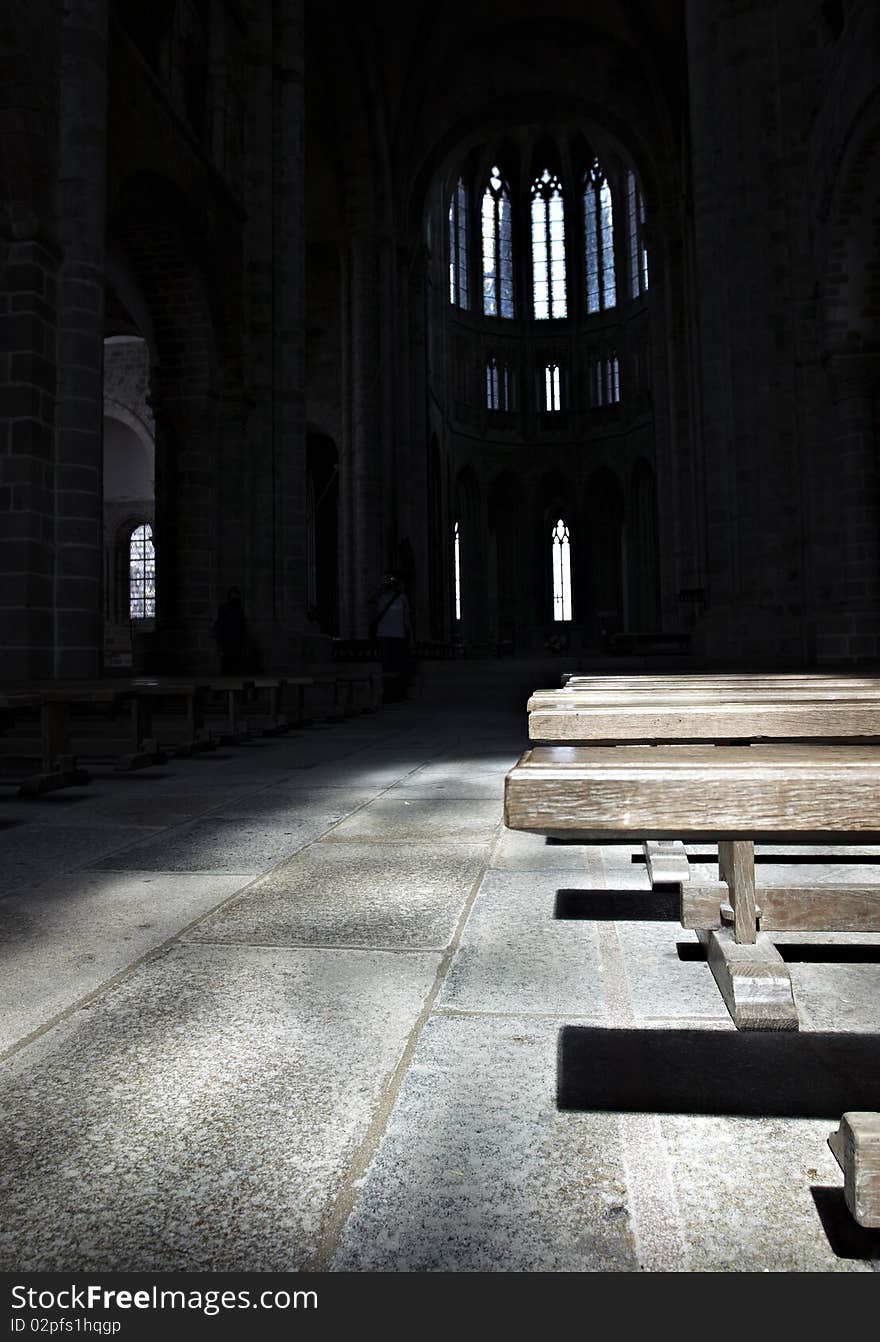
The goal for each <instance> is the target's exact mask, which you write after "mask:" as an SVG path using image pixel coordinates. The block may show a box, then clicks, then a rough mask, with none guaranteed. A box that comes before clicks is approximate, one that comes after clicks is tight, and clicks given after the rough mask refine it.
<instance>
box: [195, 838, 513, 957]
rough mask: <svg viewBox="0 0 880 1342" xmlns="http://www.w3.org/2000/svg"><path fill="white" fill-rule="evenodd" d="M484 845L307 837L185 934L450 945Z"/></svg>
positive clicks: (265, 941) (284, 941) (278, 941)
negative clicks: (300, 848)
mask: <svg viewBox="0 0 880 1342" xmlns="http://www.w3.org/2000/svg"><path fill="white" fill-rule="evenodd" d="M487 853H488V850H487V848H486V847H485V846H479V845H475V844H470V845H462V846H460V847H458V846H456V847H452V846H451V845H442V846H441V845H437V846H433V847H432V846H422V845H419V846H418V847H416V846H414V845H412V844H382V845H376V844H356V843H346V844H338V843H325V842H320V843H316V844H313V845H312V846H311V847H310V848H307V849H306V850H305V851H304V852H303V853H300V854H298V855H297V856H296V857H294V858H292V859H291V860H290V861H288V862H284V863H282V864H281V865H280V866H278V867H276V868H275V869H274V871H272V872H270V873H269V874H268V875H266V876H262V877H260V878H259V879H258V880H256V881H255V882H254V883H253V884H252V885H250V886H249V887H248V889H247V891H246V892H245V894H243V895H242V897H241V898H240V899H237V900H235V901H234V902H233V903H231V904H229V905H227V906H226V907H224V909H223V910H222V911H220V912H219V913H217V914H216V915H214V916H213V917H211V918H207V919H205V920H204V921H203V922H201V923H200V924H199V926H198V927H197V928H196V929H194V930H193V931H192V932H190V933H188V938H189V939H193V940H199V941H222V942H230V941H235V942H246V943H247V942H250V943H259V944H261V945H267V946H269V945H271V946H275V945H325V946H340V945H341V946H372V947H379V946H384V947H387V948H398V949H408V950H409V949H417V948H418V949H426V948H433V947H445V946H447V945H448V944H449V941H450V939H451V937H452V934H453V932H454V930H455V926H456V923H457V922H458V919H459V917H460V914H461V911H462V908H463V907H464V904H465V901H466V900H467V898H468V895H469V894H470V891H471V887H472V886H473V883H474V881H475V880H476V878H477V876H478V875H479V873H480V871H481V870H482V867H483V864H484V863H485V860H486V856H487Z"/></svg>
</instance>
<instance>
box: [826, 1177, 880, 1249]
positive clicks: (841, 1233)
mask: <svg viewBox="0 0 880 1342" xmlns="http://www.w3.org/2000/svg"><path fill="white" fill-rule="evenodd" d="M810 1192H811V1193H812V1195H813V1201H814V1202H815V1204H816V1210H817V1212H818V1213H819V1220H820V1221H821V1222H822V1229H823V1230H824V1231H825V1235H826V1237H827V1239H828V1243H829V1244H830V1246H831V1249H832V1252H833V1253H834V1254H835V1255H836V1256H837V1257H838V1258H858V1259H862V1260H863V1261H867V1262H871V1263H874V1264H875V1266H877V1267H878V1268H880V1230H867V1229H866V1228H865V1226H860V1225H859V1223H858V1221H857V1220H856V1219H855V1217H854V1216H853V1215H852V1214H851V1212H850V1210H849V1208H848V1207H847V1205H846V1200H845V1198H844V1196H843V1189H842V1188H825V1187H824V1186H819V1185H814V1186H813V1188H811V1189H810Z"/></svg>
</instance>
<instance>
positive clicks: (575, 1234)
mask: <svg viewBox="0 0 880 1342" xmlns="http://www.w3.org/2000/svg"><path fill="white" fill-rule="evenodd" d="M555 1085H556V1028H555V1026H554V1025H553V1024H551V1023H549V1022H547V1021H544V1022H540V1023H539V1022H536V1021H534V1020H528V1019H517V1018H508V1019H504V1020H498V1019H492V1018H484V1017H479V1018H476V1019H467V1020H463V1019H442V1018H435V1019H434V1020H432V1021H431V1023H430V1025H429V1026H428V1028H427V1029H426V1030H425V1031H424V1033H423V1035H422V1037H421V1039H420V1042H419V1046H418V1049H417V1051H416V1054H415V1057H414V1058H413V1063H412V1066H411V1067H410V1069H409V1071H408V1073H407V1076H406V1079H405V1081H404V1084H403V1087H402V1089H401V1092H400V1096H399V1098H398V1101H397V1104H396V1106H395V1109H394V1111H393V1113H392V1115H391V1118H390V1121H389V1123H388V1127H387V1130H386V1132H385V1136H384V1138H383V1140H382V1143H381V1145H380V1146H379V1149H378V1151H377V1153H376V1156H375V1159H374V1160H373V1162H372V1164H371V1166H370V1168H369V1169H368V1171H367V1173H366V1176H365V1179H364V1183H363V1188H362V1190H361V1192H360V1195H359V1197H358V1199H357V1202H356V1204H355V1206H354V1210H353V1212H352V1215H351V1218H350V1219H349V1221H348V1224H347V1225H346V1227H345V1231H344V1233H343V1235H342V1239H341V1242H340V1246H339V1250H338V1252H337V1254H336V1257H335V1259H334V1262H333V1267H334V1268H335V1269H336V1270H340V1271H358V1272H365V1271H366V1272H387V1271H400V1272H444V1271H445V1272H483V1271H494V1270H498V1269H499V1268H501V1269H503V1270H504V1271H508V1272H541V1271H543V1272H590V1271H603V1272H608V1271H623V1272H626V1271H632V1270H633V1269H635V1268H636V1267H637V1262H636V1259H635V1253H634V1241H633V1237H632V1231H631V1227H630V1222H629V1216H628V1213H627V1206H626V1203H627V1194H626V1182H625V1172H624V1167H623V1162H622V1154H621V1147H620V1142H619V1140H618V1135H617V1126H616V1122H615V1120H614V1118H613V1116H611V1115H608V1114H590V1115H586V1114H568V1113H561V1112H560V1111H559V1110H558V1108H557V1105H556V1092H555Z"/></svg>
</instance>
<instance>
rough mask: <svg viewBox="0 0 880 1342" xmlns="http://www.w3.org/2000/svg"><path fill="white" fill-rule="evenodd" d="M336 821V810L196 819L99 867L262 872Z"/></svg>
mask: <svg viewBox="0 0 880 1342" xmlns="http://www.w3.org/2000/svg"><path fill="white" fill-rule="evenodd" d="M335 823H336V817H335V814H334V812H333V811H331V812H330V814H327V815H324V816H323V817H320V816H318V815H312V816H309V817H307V818H306V819H302V820H300V819H298V818H297V816H296V815H294V816H292V817H291V818H290V819H289V820H287V821H277V822H270V821H268V820H267V821H263V822H260V823H258V822H257V821H256V820H249V819H242V820H233V819H231V818H229V819H226V820H216V819H213V818H211V819H208V820H195V821H189V822H187V823H185V824H182V825H178V826H177V828H176V829H173V830H169V831H167V832H166V833H165V834H162V835H161V836H159V835H157V836H155V837H151V838H150V839H146V840H142V841H141V842H140V843H136V844H132V845H130V846H129V847H128V848H126V849H124V850H121V851H119V852H117V853H115V854H113V855H112V856H110V857H107V858H104V859H102V860H101V861H99V862H91V863H90V864H89V867H90V869H91V870H94V871H228V872H241V873H242V874H243V875H246V874H248V873H254V872H262V871H264V870H265V869H266V867H270V866H274V865H275V863H276V862H281V861H283V859H284V858H286V857H290V856H291V854H293V853H295V852H296V851H297V850H298V849H300V848H302V847H303V845H304V844H307V843H311V842H312V841H313V840H314V839H317V838H318V837H319V836H320V835H321V834H323V833H324V832H325V831H326V830H327V829H329V828H330V826H331V825H333V824H335Z"/></svg>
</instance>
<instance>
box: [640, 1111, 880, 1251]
mask: <svg viewBox="0 0 880 1342" xmlns="http://www.w3.org/2000/svg"><path fill="white" fill-rule="evenodd" d="M835 1127H836V1123H829V1122H827V1121H824V1120H821V1119H785V1120H783V1119H774V1118H726V1117H714V1116H709V1115H689V1116H687V1117H683V1116H670V1117H667V1118H665V1119H664V1120H663V1123H662V1130H663V1135H664V1139H665V1142H666V1146H667V1150H668V1153H669V1160H670V1164H671V1167H672V1177H673V1183H674V1187H675V1193H676V1198H677V1201H678V1205H679V1207H680V1209H681V1215H682V1221H683V1224H684V1229H685V1237H686V1242H687V1247H688V1256H689V1261H690V1267H691V1270H692V1271H694V1272H858V1271H862V1272H865V1271H870V1270H871V1262H870V1259H866V1258H861V1257H844V1256H838V1254H837V1253H836V1252H835V1248H834V1247H833V1245H832V1243H831V1242H829V1236H828V1233H827V1231H826V1228H825V1226H824V1225H823V1218H822V1214H821V1211H820V1208H821V1207H822V1201H821V1200H820V1201H819V1202H817V1198H816V1194H817V1193H819V1192H820V1190H821V1192H822V1193H824V1194H826V1195H827V1194H828V1193H829V1192H830V1193H831V1194H832V1196H831V1199H830V1201H831V1203H832V1205H833V1204H834V1203H835V1202H838V1198H835V1197H834V1196H833V1195H834V1193H835V1192H837V1193H838V1194H839V1193H840V1184H841V1175H840V1170H839V1168H838V1166H837V1163H836V1161H835V1159H834V1157H833V1155H832V1154H831V1152H830V1150H829V1149H828V1145H827V1140H828V1135H829V1133H830V1132H832V1131H833V1130H834V1129H835ZM846 1216H847V1214H846V1213H845V1210H844V1213H843V1215H842V1216H841V1215H840V1211H839V1210H838V1217H839V1220H840V1221H841V1222H843V1224H845V1220H846ZM856 1229H858V1227H856ZM853 1238H854V1239H856V1240H858V1239H861V1238H862V1237H861V1236H857V1235H856V1236H853ZM878 1247H880V1244H878Z"/></svg>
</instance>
